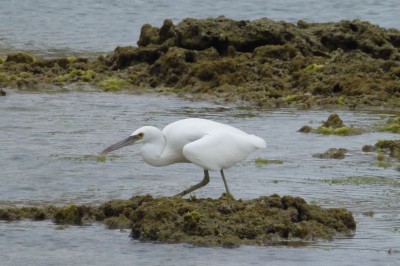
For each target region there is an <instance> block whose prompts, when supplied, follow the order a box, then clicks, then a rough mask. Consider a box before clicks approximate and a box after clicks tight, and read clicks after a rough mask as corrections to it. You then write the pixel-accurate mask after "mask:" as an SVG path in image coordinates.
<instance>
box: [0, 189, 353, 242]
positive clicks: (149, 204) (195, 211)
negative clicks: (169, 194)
mask: <svg viewBox="0 0 400 266" xmlns="http://www.w3.org/2000/svg"><path fill="white" fill-rule="evenodd" d="M29 210H31V211H32V213H30V211H29ZM38 213H40V215H39V216H40V218H41V219H45V218H51V219H53V221H54V222H55V223H60V224H73V225H81V224H85V223H90V222H93V221H103V222H104V223H105V224H107V226H108V227H109V228H112V229H113V228H118V229H126V228H131V237H132V238H134V239H138V240H142V241H161V242H165V243H182V242H183V243H191V244H194V245H200V246H224V247H236V246H239V245H241V244H245V245H276V244H285V245H286V244H294V245H295V244H299V243H306V242H309V241H317V240H318V239H328V240H332V239H333V238H334V237H335V236H336V235H337V234H341V235H351V234H353V233H354V230H355V229H356V223H355V221H354V217H353V215H352V214H351V212H349V211H347V210H345V209H341V208H330V209H324V208H321V207H318V206H316V205H312V204H308V203H307V202H306V201H305V200H304V199H302V198H299V197H292V196H283V197H280V196H278V195H276V194H274V195H271V196H263V197H260V198H257V199H252V200H237V201H236V200H232V199H231V198H229V197H227V196H226V195H223V196H222V197H221V198H219V199H210V198H208V199H196V198H189V199H182V198H165V197H161V198H153V197H151V196H149V195H146V196H135V197H132V198H131V199H129V200H112V201H109V202H106V203H104V204H102V205H100V206H97V207H95V206H77V205H69V206H66V207H59V208H57V207H53V206H52V207H47V208H42V209H40V208H39V209H38V208H31V209H29V208H25V209H17V208H7V209H0V219H4V220H16V219H23V218H31V219H32V218H33V219H36V218H35V217H37V216H38Z"/></svg>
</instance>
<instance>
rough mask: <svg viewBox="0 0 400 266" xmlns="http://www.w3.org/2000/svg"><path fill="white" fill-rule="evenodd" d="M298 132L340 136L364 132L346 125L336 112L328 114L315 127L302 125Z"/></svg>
mask: <svg viewBox="0 0 400 266" xmlns="http://www.w3.org/2000/svg"><path fill="white" fill-rule="evenodd" d="M298 132H301V133H317V134H322V135H340V136H349V135H360V134H362V133H364V129H362V128H356V127H348V126H346V125H345V124H344V123H343V121H342V119H341V118H340V117H339V115H337V114H331V115H329V117H328V119H327V120H326V121H323V122H322V125H321V126H319V127H317V128H316V129H314V128H312V127H311V126H303V127H301V128H300V129H299V130H298Z"/></svg>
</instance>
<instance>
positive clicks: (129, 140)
mask: <svg viewBox="0 0 400 266" xmlns="http://www.w3.org/2000/svg"><path fill="white" fill-rule="evenodd" d="M139 139H141V138H140V137H139V136H138V135H133V136H129V137H127V138H126V139H124V140H121V141H119V142H117V143H115V144H113V145H111V146H109V147H107V148H105V149H104V150H103V151H102V152H101V153H100V156H104V155H106V154H107V153H109V152H111V151H115V150H116V149H120V148H122V147H125V146H129V145H132V144H134V143H135V142H136V141H137V140H139Z"/></svg>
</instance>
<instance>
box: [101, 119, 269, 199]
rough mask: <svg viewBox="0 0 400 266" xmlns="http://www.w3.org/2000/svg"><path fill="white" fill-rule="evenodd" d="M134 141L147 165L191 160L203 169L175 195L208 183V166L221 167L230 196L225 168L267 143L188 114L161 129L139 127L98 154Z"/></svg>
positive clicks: (231, 128)
mask: <svg viewBox="0 0 400 266" xmlns="http://www.w3.org/2000/svg"><path fill="white" fill-rule="evenodd" d="M134 143H142V144H143V146H142V148H141V156H142V158H143V160H144V161H145V162H146V163H148V164H150V165H153V166H166V165H169V164H174V163H194V164H196V165H198V166H200V167H202V168H203V169H204V178H203V180H202V181H201V182H200V183H198V184H196V185H194V186H192V187H190V188H188V189H186V190H184V191H182V192H181V193H179V194H177V195H175V196H179V197H183V196H185V195H186V194H188V193H191V192H193V191H194V190H196V189H198V188H201V187H203V186H205V185H207V184H208V182H209V181H210V177H209V173H208V171H209V170H214V171H220V173H221V176H222V180H223V181H224V185H225V189H226V193H227V194H228V195H229V196H230V197H232V194H231V193H230V191H229V188H228V184H227V183H226V180H225V175H224V169H226V168H229V167H231V166H233V165H234V164H236V163H238V162H240V161H242V160H244V159H245V158H246V157H247V156H248V155H249V154H250V152H252V151H253V150H255V149H260V148H265V147H266V146H267V144H266V143H265V141H264V140H263V139H262V138H260V137H257V136H254V135H250V134H247V133H245V132H243V131H241V130H239V129H237V128H234V127H232V126H229V125H226V124H222V123H218V122H215V121H212V120H207V119H200V118H187V119H183V120H178V121H176V122H173V123H171V124H169V125H167V126H166V127H165V128H164V129H163V130H162V131H161V130H160V129H158V128H156V127H152V126H144V127H141V128H139V129H137V130H136V131H134V132H133V133H132V134H131V135H130V136H129V137H128V138H126V139H124V140H122V141H119V142H117V143H115V144H113V145H111V146H109V147H108V148H106V149H104V150H103V151H102V152H101V153H100V155H101V156H104V155H105V154H107V153H109V152H111V151H114V150H116V149H119V148H122V147H124V146H128V145H132V144H134ZM232 198H233V197H232Z"/></svg>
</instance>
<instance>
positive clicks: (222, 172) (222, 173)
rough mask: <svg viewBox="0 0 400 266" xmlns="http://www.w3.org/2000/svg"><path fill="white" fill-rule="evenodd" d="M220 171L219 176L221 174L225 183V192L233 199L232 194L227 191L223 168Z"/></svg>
mask: <svg viewBox="0 0 400 266" xmlns="http://www.w3.org/2000/svg"><path fill="white" fill-rule="evenodd" d="M220 173H221V176H222V180H223V181H224V185H225V189H226V194H228V196H229V197H231V198H232V199H235V198H234V197H233V196H232V194H231V192H230V191H229V188H228V183H226V180H225V175H224V170H223V169H221V171H220Z"/></svg>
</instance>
